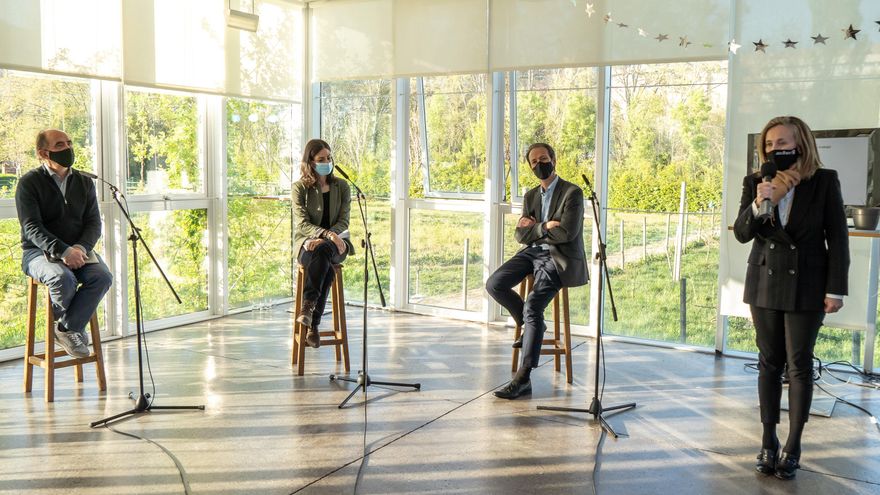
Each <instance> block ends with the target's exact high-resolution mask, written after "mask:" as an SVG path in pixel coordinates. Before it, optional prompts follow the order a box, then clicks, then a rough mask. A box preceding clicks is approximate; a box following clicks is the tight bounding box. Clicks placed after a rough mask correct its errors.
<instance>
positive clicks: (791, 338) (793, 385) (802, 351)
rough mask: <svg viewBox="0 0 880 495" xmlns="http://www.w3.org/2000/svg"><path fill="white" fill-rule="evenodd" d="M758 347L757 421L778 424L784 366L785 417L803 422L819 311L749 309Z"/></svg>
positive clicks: (822, 315)
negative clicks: (786, 387) (786, 369)
mask: <svg viewBox="0 0 880 495" xmlns="http://www.w3.org/2000/svg"><path fill="white" fill-rule="evenodd" d="M751 311H752V321H753V322H754V324H755V341H756V343H757V344H758V351H759V354H758V400H759V402H760V404H761V422H762V423H779V402H780V399H781V398H782V373H783V370H784V369H785V365H786V364H788V379H789V382H788V418H789V421H790V422H792V423H795V422H801V423H806V422H807V420H808V419H809V415H810V404H811V403H812V401H813V348H814V347H815V346H816V338H817V337H818V335H819V327H821V326H822V321H823V320H824V319H825V313H824V312H822V311H803V312H788V311H777V310H773V309H766V308H758V307H755V306H751Z"/></svg>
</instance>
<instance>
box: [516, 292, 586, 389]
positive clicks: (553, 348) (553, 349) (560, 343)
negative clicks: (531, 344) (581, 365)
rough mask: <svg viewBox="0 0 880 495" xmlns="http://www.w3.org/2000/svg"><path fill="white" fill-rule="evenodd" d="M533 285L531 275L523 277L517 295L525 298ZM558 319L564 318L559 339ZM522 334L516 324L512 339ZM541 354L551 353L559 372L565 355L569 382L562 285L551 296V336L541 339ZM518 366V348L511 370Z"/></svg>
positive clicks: (568, 337)
mask: <svg viewBox="0 0 880 495" xmlns="http://www.w3.org/2000/svg"><path fill="white" fill-rule="evenodd" d="M534 285H535V279H534V277H532V276H531V275H529V276H528V277H526V278H524V279H523V281H522V282H520V284H519V296H520V297H521V298H522V299H523V301H525V300H526V296H527V295H528V294H529V293H530V292H532V286H534ZM560 299H562V315H561V316H562V318H560V313H559V300H560ZM560 319H562V320H564V323H563V332H562V333H563V335H562V337H563V338H562V339H560V332H559V323H560ZM520 335H522V326H521V325H517V326H516V330H514V335H513V340H514V341H516V339H518V338H519V337H520ZM541 346H542V347H541V355H542V356H546V355H552V356H554V361H555V365H556V372H557V373H559V371H560V369H561V367H560V360H561V359H562V357H561V356H563V355H564V356H565V381H567V382H568V383H571V381H572V373H571V323H570V321H569V317H568V287H563V288H562V289H560V290H559V292H557V293H556V295H555V296H553V338H552V339H544V340H542V341H541ZM544 346H547V347H544ZM517 368H519V349H514V350H513V364H512V366H511V371H514V372H515V371H516V370H517Z"/></svg>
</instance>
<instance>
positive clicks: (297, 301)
mask: <svg viewBox="0 0 880 495" xmlns="http://www.w3.org/2000/svg"><path fill="white" fill-rule="evenodd" d="M297 266H298V268H297V271H296V296H295V297H294V300H293V331H292V332H291V334H292V336H293V350H292V351H291V352H290V366H291V367H294V366H296V363H297V362H298V361H299V346H300V342H299V322H297V321H296V317H297V316H299V308H300V305H301V304H302V286H303V271H302V267H301V266H299V265H297Z"/></svg>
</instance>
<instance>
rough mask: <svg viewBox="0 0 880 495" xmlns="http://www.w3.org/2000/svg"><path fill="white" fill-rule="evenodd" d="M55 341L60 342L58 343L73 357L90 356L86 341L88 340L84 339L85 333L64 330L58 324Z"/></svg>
mask: <svg viewBox="0 0 880 495" xmlns="http://www.w3.org/2000/svg"><path fill="white" fill-rule="evenodd" d="M55 342H58V344H59V345H60V346H61V347H63V348H64V351H65V352H67V354H68V355H70V356H71V357H75V358H86V357H89V346H88V344H87V343H86V342H88V341H87V340H84V339H83V334H82V333H80V332H72V331H67V332H62V331H61V330H60V329H59V328H58V326H57V325H56V326H55Z"/></svg>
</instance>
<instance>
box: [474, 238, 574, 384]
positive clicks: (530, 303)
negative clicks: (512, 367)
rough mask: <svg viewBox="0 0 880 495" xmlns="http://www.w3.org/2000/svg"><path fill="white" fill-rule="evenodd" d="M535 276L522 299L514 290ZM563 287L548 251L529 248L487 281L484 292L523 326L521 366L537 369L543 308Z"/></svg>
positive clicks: (501, 267)
mask: <svg viewBox="0 0 880 495" xmlns="http://www.w3.org/2000/svg"><path fill="white" fill-rule="evenodd" d="M528 275H532V276H534V277H535V285H534V286H533V288H532V292H531V293H530V294H529V295H528V296H527V297H526V300H525V301H523V300H522V298H521V297H519V294H518V293H517V292H516V291H514V290H513V287H515V286H516V285H517V284H519V283H520V282H522V280H523V279H524V278H526V276H528ZM561 288H562V281H561V280H559V273H558V272H557V271H556V265H555V264H553V259H552V258H551V257H550V252H549V251H545V250H543V249H541V248H534V247H529V248H525V249H523V250H521V251H520V252H518V253H516V254H515V255H514V256H513V258H510V259H509V260H507V262H505V263H504V264H503V265H501V266H500V267H498V270H496V271H495V273H493V274H492V275H491V276H490V277H489V280H487V281H486V291H487V292H488V293H489V295H490V296H492V298H493V299H495V300H496V301H498V304H500V305H502V306H504V308H505V309H506V310H507V311H508V312H509V313H510V315H511V316H512V317H513V319H514V320H515V321H516V322H517V323H518V324H520V325H522V327H523V346H522V362H521V366H528V367H530V368H536V367H537V366H538V359H539V358H540V357H541V341H542V340H543V339H544V330H546V329H547V326H546V325H544V309H546V308H547V305H548V304H550V301H552V300H553V296H555V295H556V293H557V292H559V289H561Z"/></svg>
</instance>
